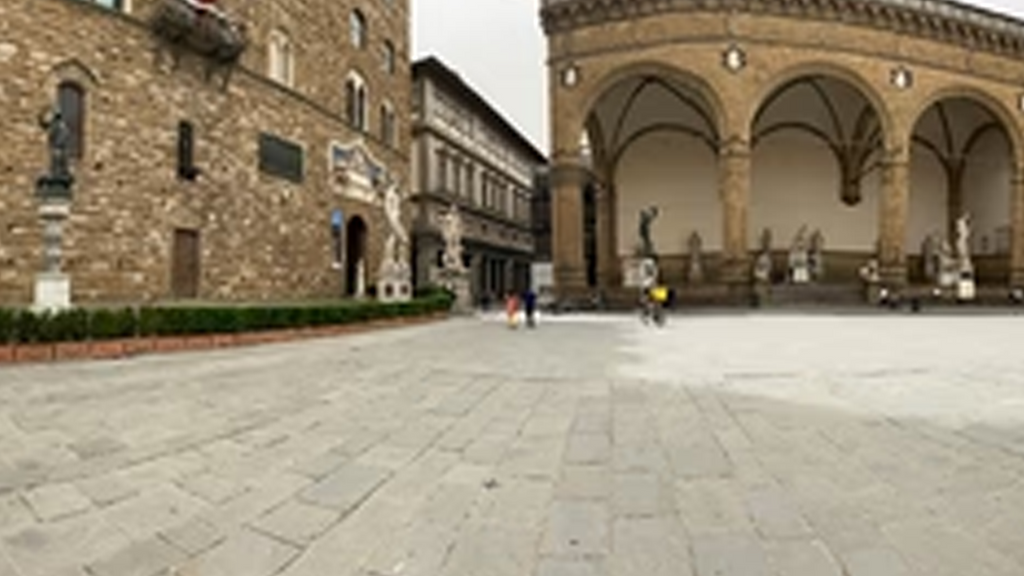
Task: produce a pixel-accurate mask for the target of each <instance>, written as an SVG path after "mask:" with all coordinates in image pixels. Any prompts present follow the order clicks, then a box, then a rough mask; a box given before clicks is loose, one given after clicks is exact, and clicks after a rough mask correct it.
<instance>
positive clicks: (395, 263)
mask: <svg viewBox="0 0 1024 576" xmlns="http://www.w3.org/2000/svg"><path fill="white" fill-rule="evenodd" d="M383 195H384V221H385V222H386V223H387V226H388V233H387V237H386V238H385V239H384V257H383V258H382V259H381V263H380V270H379V271H378V273H377V297H378V299H380V300H383V301H385V302H404V301H407V300H409V299H410V298H411V297H412V270H411V268H410V267H409V260H408V254H409V250H408V248H409V234H408V232H406V230H405V226H404V225H403V224H402V195H401V193H400V192H399V191H398V182H394V181H391V182H389V183H388V185H387V186H386V187H385V188H384V190H383Z"/></svg>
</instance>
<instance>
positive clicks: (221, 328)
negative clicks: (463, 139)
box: [0, 291, 453, 344]
mask: <svg viewBox="0 0 1024 576" xmlns="http://www.w3.org/2000/svg"><path fill="white" fill-rule="evenodd" d="M452 302H453V298H452V297H451V295H450V294H448V293H446V292H444V291H431V292H429V293H424V294H422V295H420V296H418V297H417V298H416V299H414V300H412V301H411V302H402V303H394V304H381V303H378V302H357V303H352V302H339V303H332V304H320V303H317V304H308V305H286V306H229V305H225V306H203V307H184V306H183V307H145V308H139V309H134V308H124V309H119V310H111V309H96V310H91V309H90V310H87V309H79V308H76V309H72V310H65V311H61V312H56V313H49V312H42V313H36V312H31V311H28V310H5V309H0V344H10V343H15V344H29V343H52V342H83V341H88V340H93V341H95V340H113V339H119V338H133V337H135V336H186V335H201V334H234V333H238V332H258V331H264V330H281V329H285V328H304V327H315V326H332V325H340V324H353V323H358V322H368V321H371V320H379V319H385V318H398V317H402V316H420V315H423V314H430V313H433V312H443V311H447V310H449V309H450V308H451V305H452Z"/></svg>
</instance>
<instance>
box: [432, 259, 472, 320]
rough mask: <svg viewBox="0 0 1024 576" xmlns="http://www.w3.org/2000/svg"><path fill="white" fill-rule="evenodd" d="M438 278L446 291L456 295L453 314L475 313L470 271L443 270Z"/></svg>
mask: <svg viewBox="0 0 1024 576" xmlns="http://www.w3.org/2000/svg"><path fill="white" fill-rule="evenodd" d="M437 278H438V282H439V284H440V285H441V286H442V287H443V288H444V289H446V290H448V291H450V292H451V293H452V294H454V295H455V302H454V303H453V304H452V312H454V313H456V314H471V313H472V312H473V296H472V292H471V291H470V286H469V271H468V270H447V269H441V270H440V271H439V272H438V275H437Z"/></svg>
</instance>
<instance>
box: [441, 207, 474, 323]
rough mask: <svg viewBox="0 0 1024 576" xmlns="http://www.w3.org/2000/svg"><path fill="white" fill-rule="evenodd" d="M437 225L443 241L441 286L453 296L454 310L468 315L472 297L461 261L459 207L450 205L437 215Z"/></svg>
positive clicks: (464, 267) (460, 217) (460, 218)
mask: <svg viewBox="0 0 1024 576" xmlns="http://www.w3.org/2000/svg"><path fill="white" fill-rule="evenodd" d="M438 224H439V226H440V228H441V237H442V238H443V239H444V253H443V254H442V256H441V262H442V267H441V270H440V278H441V282H442V285H443V286H444V287H445V288H446V289H448V290H449V291H451V293H452V294H454V295H455V303H454V310H455V311H457V312H460V313H468V312H469V311H471V310H472V296H471V294H470V290H469V272H468V270H467V269H466V266H465V263H464V262H463V260H462V231H463V224H462V215H461V214H460V213H459V207H458V206H456V205H455V204H452V207H451V208H449V209H448V211H447V212H445V213H444V214H441V215H439V217H438Z"/></svg>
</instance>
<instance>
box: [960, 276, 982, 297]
mask: <svg viewBox="0 0 1024 576" xmlns="http://www.w3.org/2000/svg"><path fill="white" fill-rule="evenodd" d="M976 292H977V290H976V287H975V284H974V278H971V277H963V278H960V279H959V280H958V281H957V283H956V299H957V300H959V301H961V302H970V301H972V300H974V298H975V296H976Z"/></svg>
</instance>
